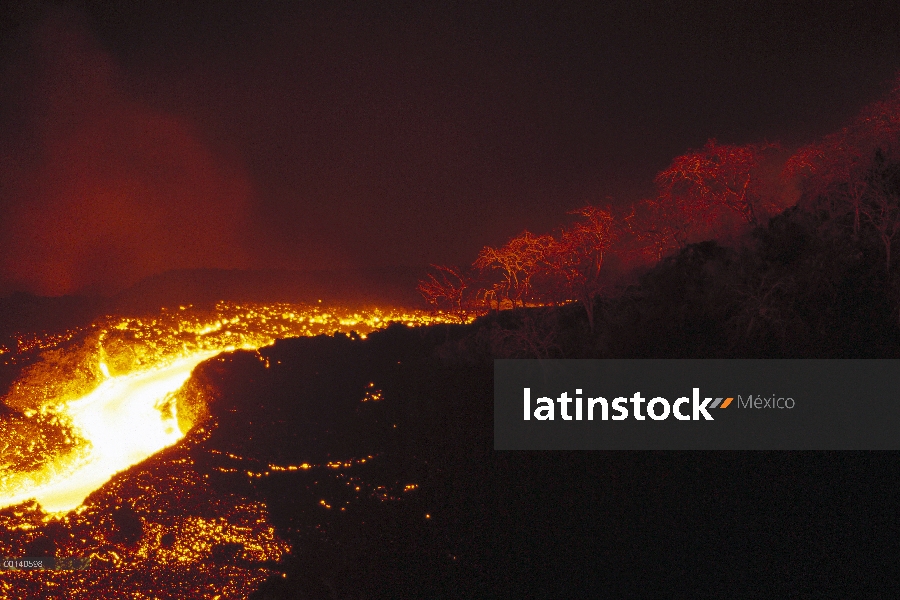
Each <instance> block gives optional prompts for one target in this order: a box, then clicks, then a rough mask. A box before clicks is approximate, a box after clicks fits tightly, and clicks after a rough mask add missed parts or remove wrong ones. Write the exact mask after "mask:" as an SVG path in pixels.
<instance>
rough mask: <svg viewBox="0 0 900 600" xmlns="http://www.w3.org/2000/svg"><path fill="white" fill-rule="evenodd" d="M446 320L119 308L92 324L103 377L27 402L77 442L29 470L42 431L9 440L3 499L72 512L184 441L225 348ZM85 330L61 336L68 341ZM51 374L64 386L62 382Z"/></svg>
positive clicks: (366, 313) (339, 312)
mask: <svg viewBox="0 0 900 600" xmlns="http://www.w3.org/2000/svg"><path fill="white" fill-rule="evenodd" d="M444 320H445V319H444V318H443V317H441V316H440V315H438V316H435V315H431V314H428V313H424V312H418V311H391V310H381V309H370V310H356V311H350V310H348V309H337V308H331V309H325V308H322V307H321V306H318V307H310V306H300V305H286V304H276V305H233V304H227V303H220V304H219V305H217V306H216V308H215V309H214V310H213V311H206V312H204V311H199V310H193V309H192V308H191V307H182V308H181V309H180V310H178V311H162V312H161V313H160V314H159V315H158V316H156V317H152V318H127V319H125V318H112V317H109V318H107V319H105V320H103V321H102V322H99V323H95V324H94V326H93V327H92V328H91V329H90V330H89V331H86V332H82V333H83V334H84V335H83V337H84V339H86V340H88V342H87V343H93V342H91V340H96V347H95V352H94V353H93V355H92V356H91V357H90V360H92V361H94V363H93V365H90V366H91V367H93V369H94V371H95V372H96V378H95V380H94V381H93V382H92V384H93V385H86V386H85V387H86V389H83V390H81V392H80V393H79V394H76V395H73V396H72V397H67V398H58V397H55V398H49V399H47V398H46V393H44V394H43V395H44V397H43V398H35V403H34V406H33V408H31V409H29V410H26V411H24V414H25V415H26V417H28V418H37V417H38V416H40V415H43V416H44V417H46V416H47V415H48V414H50V415H52V417H53V419H55V420H56V422H58V423H61V424H62V425H64V426H65V427H66V428H67V429H68V431H69V432H70V435H71V437H72V439H74V440H75V443H74V447H73V448H71V449H69V450H68V451H67V452H63V453H60V454H59V455H58V456H53V457H50V460H46V461H45V462H44V463H43V464H42V465H41V466H40V467H39V468H36V469H35V468H30V469H29V468H23V466H21V465H17V464H16V462H21V463H22V465H24V464H25V463H26V462H27V461H25V460H21V461H17V460H16V457H17V456H25V455H27V453H28V451H30V450H31V447H30V446H33V445H34V440H31V441H23V442H21V443H22V444H29V445H30V446H29V448H11V447H10V445H9V444H7V447H6V451H5V452H4V455H5V456H4V462H6V463H7V464H6V473H5V474H3V475H2V477H0V508H2V507H6V506H12V505H17V504H21V503H23V502H26V501H28V500H30V499H35V500H37V502H38V503H39V504H40V505H41V506H42V508H43V509H44V510H45V511H47V512H52V513H65V512H68V511H71V510H73V509H75V508H77V507H78V506H79V505H81V504H82V503H83V502H84V500H85V498H86V497H87V496H88V495H89V494H90V493H91V492H92V491H94V490H96V489H98V488H99V487H101V486H102V485H103V484H104V483H106V482H107V481H109V480H110V478H111V477H112V476H113V475H115V474H116V473H118V472H120V471H123V470H125V469H127V468H129V467H130V466H132V465H134V464H137V463H139V462H141V461H143V460H144V459H146V458H147V457H149V456H151V455H153V454H154V453H156V452H158V451H159V450H161V449H163V448H166V447H168V446H171V445H173V444H175V443H177V442H178V441H179V440H180V439H181V438H182V437H184V435H185V433H186V432H184V431H181V430H180V429H179V426H178V415H177V414H176V402H175V401H174V394H175V393H176V392H177V390H178V389H179V388H181V386H182V385H183V384H184V382H185V381H187V379H188V378H189V377H190V374H191V371H192V370H193V369H194V367H195V366H197V365H198V364H199V363H200V362H202V361H204V360H206V359H208V358H210V357H212V356H215V355H216V354H218V353H220V352H223V351H230V350H234V349H236V348H244V349H255V348H259V347H261V346H263V345H266V344H270V343H272V342H273V341H274V340H275V339H277V338H281V337H293V336H298V335H318V334H323V333H324V334H331V333H334V332H338V331H341V332H350V331H356V332H357V333H359V334H360V335H361V336H362V337H365V335H366V334H367V333H369V332H371V331H372V330H374V329H378V328H380V327H383V326H385V325H387V324H389V323H391V322H400V323H403V324H405V325H407V326H415V325H421V324H429V323H434V322H441V321H444ZM76 337H78V336H76V335H69V336H68V337H65V336H64V337H60V338H59V339H60V340H62V341H61V342H60V347H61V348H63V349H65V347H66V346H65V344H66V343H69V340H70V338H76ZM37 346H38V347H43V348H48V347H49V348H52V347H53V345H52V344H50V343H49V342H48V345H47V346H41V345H40V344H38V345H37ZM45 371H46V369H45ZM51 371H52V370H51ZM46 383H47V384H48V389H54V388H52V386H50V384H52V383H54V382H51V381H48V382H46ZM33 395H35V396H40V395H41V394H40V393H39V392H34V394H33ZM371 399H372V400H376V399H378V398H376V397H375V396H374V395H373V397H372V398H371ZM23 440H27V437H24V436H23ZM10 467H12V468H10Z"/></svg>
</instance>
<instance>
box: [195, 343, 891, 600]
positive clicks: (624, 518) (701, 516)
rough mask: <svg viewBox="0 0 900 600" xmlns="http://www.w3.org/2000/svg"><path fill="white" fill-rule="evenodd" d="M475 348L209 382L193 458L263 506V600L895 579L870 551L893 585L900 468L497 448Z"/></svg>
mask: <svg viewBox="0 0 900 600" xmlns="http://www.w3.org/2000/svg"><path fill="white" fill-rule="evenodd" d="M470 334H471V331H468V330H465V329H464V328H435V329H432V330H411V329H407V328H405V327H392V328H389V329H387V330H385V331H383V332H380V333H376V334H372V335H371V336H369V339H367V340H354V339H350V338H347V337H343V336H337V337H319V338H311V339H293V340H284V341H280V342H278V343H277V344H275V345H274V346H272V347H269V348H265V349H262V350H260V351H259V352H258V353H234V354H231V355H226V356H222V357H219V358H218V359H216V360H213V361H210V362H208V363H206V364H205V365H204V367H203V368H202V369H201V370H200V371H198V372H197V373H195V377H194V383H193V385H195V386H198V387H197V388H195V390H194V392H195V393H198V390H199V389H200V388H202V393H203V395H204V396H205V397H206V398H207V399H208V401H209V404H208V409H209V413H210V415H211V417H210V418H211V419H212V420H213V421H215V423H216V425H215V427H213V428H212V435H211V436H210V437H209V439H208V440H207V442H206V443H204V444H201V445H199V446H197V447H196V448H194V450H192V454H193V456H194V460H195V461H197V462H198V466H200V467H201V468H202V465H199V463H200V462H202V461H207V462H210V461H212V462H215V463H216V464H217V465H219V467H218V468H212V464H211V463H210V464H208V465H207V466H206V467H205V468H202V470H204V471H205V472H208V473H212V474H213V475H212V476H211V480H210V481H211V485H213V486H214V487H216V488H218V489H219V490H220V491H221V492H222V493H227V494H235V495H239V496H245V497H249V498H252V499H254V500H259V501H262V502H264V503H265V505H266V506H267V507H268V509H269V512H270V518H271V521H272V522H273V523H274V524H275V526H276V528H277V531H278V534H279V535H280V536H281V537H282V538H284V539H286V540H288V541H289V542H290V544H291V547H292V550H291V551H290V553H289V554H288V556H287V557H286V558H285V560H283V561H282V562H281V563H280V564H279V565H277V566H276V568H277V569H278V572H277V573H275V574H274V575H272V576H271V577H269V579H268V580H266V581H265V582H264V583H263V584H262V585H261V586H260V587H259V588H258V590H257V591H256V592H255V593H254V594H253V595H252V596H251V597H252V598H255V599H262V598H489V597H491V598H498V597H503V598H532V597H536V598H569V597H614V598H629V597H633V598H639V597H640V598H645V597H724V595H725V594H729V593H730V594H737V597H742V598H771V597H778V596H782V595H790V594H792V593H793V592H792V590H794V591H796V590H803V593H806V594H809V595H810V597H813V596H815V595H816V594H817V593H819V592H823V593H824V592H825V591H826V590H829V589H832V585H833V583H834V581H836V580H838V579H840V580H845V581H848V582H851V581H852V582H855V585H857V586H862V587H865V588H866V589H868V590H869V591H870V592H871V593H872V594H875V595H877V594H878V593H884V592H885V591H886V590H888V589H890V587H891V586H892V585H894V584H896V583H897V581H896V579H893V580H892V579H890V578H888V579H885V578H884V577H879V578H873V577H871V572H868V571H867V568H868V567H867V566H866V563H867V562H868V559H867V558H865V557H866V556H868V557H870V558H871V557H872V556H877V557H879V558H877V562H878V565H876V566H875V568H876V569H880V571H879V572H884V573H888V572H890V571H889V570H888V568H887V565H888V563H887V562H885V561H888V560H892V559H889V558H888V556H893V557H896V552H893V553H891V552H889V551H888V550H889V549H890V548H893V547H894V546H895V544H894V543H893V541H892V540H893V539H895V538H896V536H897V534H898V533H900V522H898V520H897V519H896V517H895V514H896V509H897V508H898V506H900V493H898V488H897V486H896V485H895V483H894V482H893V479H892V477H890V476H889V474H890V473H892V472H893V470H894V469H895V466H896V464H897V456H896V454H894V453H891V454H887V453H880V454H871V453H869V454H863V453H859V454H849V453H738V452H727V453H726V452H720V453H712V452H710V453H697V452H693V453H688V452H685V453H638V452H634V453H625V452H620V453H602V452H592V453H587V452H582V453H578V452H534V453H529V452H495V451H494V450H493V432H492V427H493V424H492V402H493V400H492V389H493V385H492V367H493V365H492V360H491V359H490V358H489V357H488V354H487V353H486V352H481V351H479V346H478V344H477V343H475V342H474V341H473V340H474V338H473V337H472V336H471V335H470ZM229 455H230V456H232V457H233V458H230V459H229V458H226V457H227V456H229ZM217 461H218V462H217ZM363 461H364V462H363ZM304 465H305V466H304ZM329 465H330V466H329ZM873 549H874V551H873ZM222 553H224V550H223V551H222ZM867 573H868V574H867ZM862 587H857V588H856V589H862Z"/></svg>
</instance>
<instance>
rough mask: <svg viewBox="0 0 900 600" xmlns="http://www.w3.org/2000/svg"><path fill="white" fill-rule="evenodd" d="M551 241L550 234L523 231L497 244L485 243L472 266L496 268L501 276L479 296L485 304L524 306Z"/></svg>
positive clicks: (485, 269)
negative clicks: (502, 243) (505, 241)
mask: <svg viewBox="0 0 900 600" xmlns="http://www.w3.org/2000/svg"><path fill="white" fill-rule="evenodd" d="M552 245H553V237H552V236H550V235H541V236H536V235H534V234H532V233H531V232H529V231H523V232H522V233H521V234H520V235H518V236H516V237H514V238H513V239H511V240H509V241H508V242H507V243H506V244H505V245H504V246H501V247H500V248H491V247H490V246H485V247H484V248H483V249H482V250H481V252H480V253H479V254H478V258H477V259H476V260H475V263H474V266H475V268H477V269H479V270H480V271H482V272H484V271H489V270H491V271H498V272H499V273H500V274H501V277H502V280H501V281H499V282H497V283H495V284H494V285H493V286H492V287H491V288H490V289H488V290H484V291H483V293H482V297H483V298H485V299H486V300H487V302H488V305H489V306H492V305H494V304H496V307H497V308H498V309H499V308H500V307H501V305H503V304H504V303H505V302H509V303H510V304H511V306H512V307H513V308H515V307H516V306H519V305H521V306H525V300H526V299H528V295H529V292H530V291H531V281H532V279H533V278H534V276H535V275H536V274H538V272H540V271H541V269H542V268H543V264H544V261H545V259H546V256H547V253H548V252H549V250H550V248H551V247H552Z"/></svg>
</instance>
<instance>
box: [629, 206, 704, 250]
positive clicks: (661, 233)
mask: <svg viewBox="0 0 900 600" xmlns="http://www.w3.org/2000/svg"><path fill="white" fill-rule="evenodd" d="M684 208H685V207H682V206H680V205H679V204H678V203H676V202H670V201H667V200H666V199H663V198H661V197H656V198H647V199H645V200H641V201H640V202H637V203H635V204H634V205H633V206H632V207H631V211H630V212H629V213H628V214H627V215H626V216H625V217H624V218H623V219H622V224H623V226H624V228H625V230H626V231H627V232H628V233H629V234H630V235H631V236H633V237H634V238H635V239H636V240H637V241H638V242H639V244H640V245H639V247H638V252H640V253H641V254H643V255H644V256H646V257H648V258H651V259H653V260H655V261H658V260H661V259H662V257H663V256H665V255H666V254H669V253H670V252H672V251H674V250H677V249H679V248H681V247H683V246H684V245H685V244H686V243H687V234H688V230H689V229H690V226H691V224H692V222H693V220H692V219H691V215H690V214H689V213H688V212H687V211H686V210H684Z"/></svg>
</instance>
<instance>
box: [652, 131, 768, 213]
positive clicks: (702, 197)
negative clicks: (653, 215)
mask: <svg viewBox="0 0 900 600" xmlns="http://www.w3.org/2000/svg"><path fill="white" fill-rule="evenodd" d="M774 147H775V145H774V144H747V145H744V146H731V145H727V144H719V143H717V142H716V140H713V139H711V140H709V141H708V142H707V143H706V145H705V146H704V147H703V148H702V149H701V150H698V151H695V152H689V153H687V154H683V155H681V156H679V157H678V158H676V159H675V160H674V161H672V164H671V165H670V166H669V168H668V169H666V170H665V171H663V172H661V173H660V174H659V175H657V176H656V184H657V186H658V187H659V191H660V201H662V202H666V203H669V204H672V205H674V206H675V207H677V210H678V211H680V212H682V213H684V214H687V215H714V212H715V211H714V210H713V209H714V208H715V207H724V208H727V209H729V210H733V211H735V212H736V213H737V214H739V215H740V217H741V219H743V220H744V222H746V223H748V224H750V225H756V224H757V223H758V222H759V220H760V219H761V218H762V217H763V215H764V214H765V213H766V212H767V211H768V208H769V207H768V206H766V205H765V203H764V199H763V197H762V194H761V191H760V189H759V178H758V177H757V175H756V171H757V168H758V167H759V164H760V161H761V159H762V155H763V153H764V152H765V151H766V150H769V149H771V148H774Z"/></svg>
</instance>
